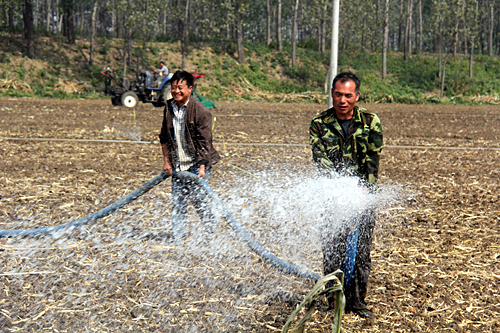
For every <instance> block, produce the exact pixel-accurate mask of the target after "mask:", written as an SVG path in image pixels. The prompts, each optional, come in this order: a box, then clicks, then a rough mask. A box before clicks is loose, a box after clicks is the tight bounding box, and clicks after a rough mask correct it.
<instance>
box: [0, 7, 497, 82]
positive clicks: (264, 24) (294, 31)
mask: <svg viewBox="0 0 500 333" xmlns="http://www.w3.org/2000/svg"><path fill="white" fill-rule="evenodd" d="M498 10H499V3H498V1H496V0H368V1H366V0H351V1H341V6H340V36H339V50H340V51H341V52H350V51H356V52H375V53H382V54H383V55H384V59H386V57H385V56H386V54H387V52H389V51H394V52H403V53H404V57H405V59H408V57H409V56H410V55H412V54H416V53H419V54H422V53H434V54H439V55H440V56H439V75H440V76H443V77H444V74H445V68H446V59H447V57H448V56H457V55H458V54H463V55H465V56H468V57H470V62H471V66H470V74H469V75H470V76H471V77H472V75H473V71H472V63H473V56H474V54H478V53H479V54H483V55H488V56H494V55H498V54H500V33H499V32H500V31H499V30H500V25H499V24H498ZM331 17H332V1H331V0H308V1H307V2H306V1H304V0H259V1H250V0H197V1H193V0H142V1H137V0H0V29H1V30H2V31H23V32H24V38H25V40H26V54H27V56H28V57H30V58H35V57H36V43H35V41H36V36H37V35H38V34H47V33H49V34H61V35H64V36H65V37H66V39H67V43H70V44H74V43H75V40H76V36H84V37H90V40H91V45H90V54H89V58H88V59H87V61H88V62H89V63H90V64H92V63H93V50H94V39H95V37H96V36H105V37H107V38H120V39H122V40H123V53H122V54H123V58H124V59H123V60H124V65H125V68H126V65H127V64H129V65H130V64H131V63H132V60H133V59H132V51H131V50H132V47H133V45H137V44H139V45H143V46H144V47H143V50H144V49H145V46H146V44H147V43H150V42H156V41H160V42H161V41H163V42H174V41H181V45H182V50H183V65H184V57H185V47H186V45H189V44H192V45H194V44H197V43H200V42H216V43H228V45H234V46H235V49H234V50H235V51H236V53H237V55H238V59H239V61H241V62H244V61H245V48H244V47H243V46H244V43H265V44H267V45H271V46H273V47H275V48H276V49H277V50H279V51H282V50H283V49H284V48H286V50H291V52H292V65H295V64H296V55H295V54H296V53H295V50H296V47H297V46H300V47H305V48H312V49H315V50H317V51H319V52H321V53H322V54H325V53H326V52H327V51H328V50H329V48H330V39H331V24H332V22H331ZM143 52H144V51H143ZM134 60H135V59H134ZM139 60H140V59H139ZM143 61H144V54H143V55H142V62H143ZM386 68H387V67H386V64H385V60H384V67H383V75H384V76H385V75H386V74H387V73H386ZM443 79H444V78H443Z"/></svg>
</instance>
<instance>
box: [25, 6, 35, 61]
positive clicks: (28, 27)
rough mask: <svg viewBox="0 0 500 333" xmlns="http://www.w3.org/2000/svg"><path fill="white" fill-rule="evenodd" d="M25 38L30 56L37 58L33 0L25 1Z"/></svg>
mask: <svg viewBox="0 0 500 333" xmlns="http://www.w3.org/2000/svg"><path fill="white" fill-rule="evenodd" d="M23 20H24V38H26V42H27V45H26V46H27V48H26V51H27V54H28V58H30V59H35V32H34V28H33V4H32V3H31V0H25V1H24V13H23Z"/></svg>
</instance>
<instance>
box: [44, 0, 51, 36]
mask: <svg viewBox="0 0 500 333" xmlns="http://www.w3.org/2000/svg"><path fill="white" fill-rule="evenodd" d="M46 10H47V18H46V19H47V21H46V22H45V30H47V31H50V21H51V18H52V0H47V2H46Z"/></svg>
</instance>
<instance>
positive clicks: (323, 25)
mask: <svg viewBox="0 0 500 333" xmlns="http://www.w3.org/2000/svg"><path fill="white" fill-rule="evenodd" d="M327 9H328V2H327V1H325V5H324V7H323V15H321V16H322V21H321V54H323V55H324V54H326V18H325V13H326V11H327Z"/></svg>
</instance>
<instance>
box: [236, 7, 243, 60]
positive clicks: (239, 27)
mask: <svg viewBox="0 0 500 333" xmlns="http://www.w3.org/2000/svg"><path fill="white" fill-rule="evenodd" d="M236 28H237V34H238V38H237V40H238V42H237V43H238V61H239V62H241V63H244V62H245V50H244V49H243V17H242V15H240V14H238V23H237V27H236Z"/></svg>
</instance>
